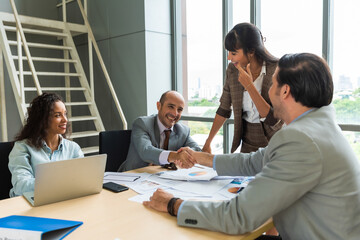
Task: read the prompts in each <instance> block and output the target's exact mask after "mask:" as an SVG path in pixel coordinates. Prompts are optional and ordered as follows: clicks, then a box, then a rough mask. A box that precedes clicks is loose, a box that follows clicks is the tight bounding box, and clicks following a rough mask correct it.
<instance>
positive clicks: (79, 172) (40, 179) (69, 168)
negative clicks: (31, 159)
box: [23, 154, 107, 207]
mask: <svg viewBox="0 0 360 240" xmlns="http://www.w3.org/2000/svg"><path fill="white" fill-rule="evenodd" d="M106 157H107V155H106V154H101V155H95V156H90V157H83V158H74V159H70V160H64V161H56V162H49V163H43V164H39V165H37V166H36V171H35V186H34V192H26V193H24V194H23V195H24V197H25V198H26V199H27V200H28V201H29V202H30V203H31V204H32V205H33V206H34V207H36V206H41V205H45V204H49V203H54V202H60V201H64V200H68V199H73V198H78V197H83V196H86V195H90V194H95V193H99V192H101V190H102V185H103V178H104V171H105V165H106Z"/></svg>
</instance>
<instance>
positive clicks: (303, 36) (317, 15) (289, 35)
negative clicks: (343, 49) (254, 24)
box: [260, 0, 323, 58]
mask: <svg viewBox="0 0 360 240" xmlns="http://www.w3.org/2000/svg"><path fill="white" fill-rule="evenodd" d="M322 10H323V0H301V1H289V0H272V1H261V11H260V12H261V23H260V25H261V32H262V34H263V36H264V37H265V38H266V41H265V46H266V47H267V48H268V50H269V52H271V53H272V54H273V55H274V56H276V57H278V58H280V57H281V56H283V55H284V54H286V53H297V52H311V53H314V54H317V55H319V56H321V55H322V20H323V19H322Z"/></svg>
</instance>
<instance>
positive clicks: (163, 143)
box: [119, 91, 201, 171]
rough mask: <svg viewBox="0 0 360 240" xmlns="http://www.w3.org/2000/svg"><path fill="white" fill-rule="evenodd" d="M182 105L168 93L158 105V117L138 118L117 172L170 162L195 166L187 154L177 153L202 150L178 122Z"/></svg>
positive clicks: (175, 94)
mask: <svg viewBox="0 0 360 240" xmlns="http://www.w3.org/2000/svg"><path fill="white" fill-rule="evenodd" d="M184 105H185V101H184V98H183V96H182V95H181V94H180V93H178V92H176V91H167V92H165V93H163V94H162V96H161V98H160V100H159V102H157V109H158V114H154V115H151V116H146V117H139V118H137V119H136V120H135V121H134V123H133V127H132V132H131V143H130V147H129V153H128V155H127V158H126V161H125V162H124V163H123V164H122V165H121V166H120V168H119V171H128V170H131V169H135V168H141V167H146V166H148V165H149V164H155V165H165V164H169V163H172V162H174V163H176V164H177V165H179V166H180V167H187V168H188V167H192V166H193V165H194V163H195V160H194V159H193V157H192V156H191V155H190V154H189V153H188V152H186V151H183V152H179V153H177V152H176V151H177V150H178V149H180V148H181V147H189V148H191V149H193V150H195V151H201V148H200V147H199V146H198V144H197V143H196V142H195V141H194V140H193V139H192V138H191V137H190V129H189V128H188V127H187V126H185V125H183V124H181V123H178V121H179V120H180V118H181V114H182V111H183V109H184ZM167 134H168V137H166V135H167Z"/></svg>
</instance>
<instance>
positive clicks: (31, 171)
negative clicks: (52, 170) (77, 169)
mask: <svg viewBox="0 0 360 240" xmlns="http://www.w3.org/2000/svg"><path fill="white" fill-rule="evenodd" d="M83 156H84V154H83V152H82V151H81V148H80V146H79V145H78V144H77V143H75V142H73V141H70V140H67V139H64V138H62V137H61V140H60V144H59V146H58V149H57V150H55V151H54V152H52V151H51V149H50V148H49V147H48V146H47V145H46V143H45V141H44V145H43V147H42V148H40V149H37V148H35V147H33V146H30V145H29V144H27V143H26V140H22V141H18V142H15V145H14V148H13V149H12V151H11V152H10V155H9V170H10V172H11V182H12V185H13V188H12V189H11V190H10V197H15V196H19V195H22V194H23V193H25V192H31V191H34V185H35V166H36V165H38V164H41V163H47V162H55V161H59V160H67V159H72V158H79V157H83Z"/></svg>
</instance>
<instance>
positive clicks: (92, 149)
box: [81, 146, 99, 154]
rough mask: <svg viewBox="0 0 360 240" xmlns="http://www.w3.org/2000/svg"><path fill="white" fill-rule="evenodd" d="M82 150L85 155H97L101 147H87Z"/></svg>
mask: <svg viewBox="0 0 360 240" xmlns="http://www.w3.org/2000/svg"><path fill="white" fill-rule="evenodd" d="M81 150H82V151H83V153H84V154H88V153H96V152H99V147H98V146H94V147H85V148H82V149H81Z"/></svg>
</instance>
